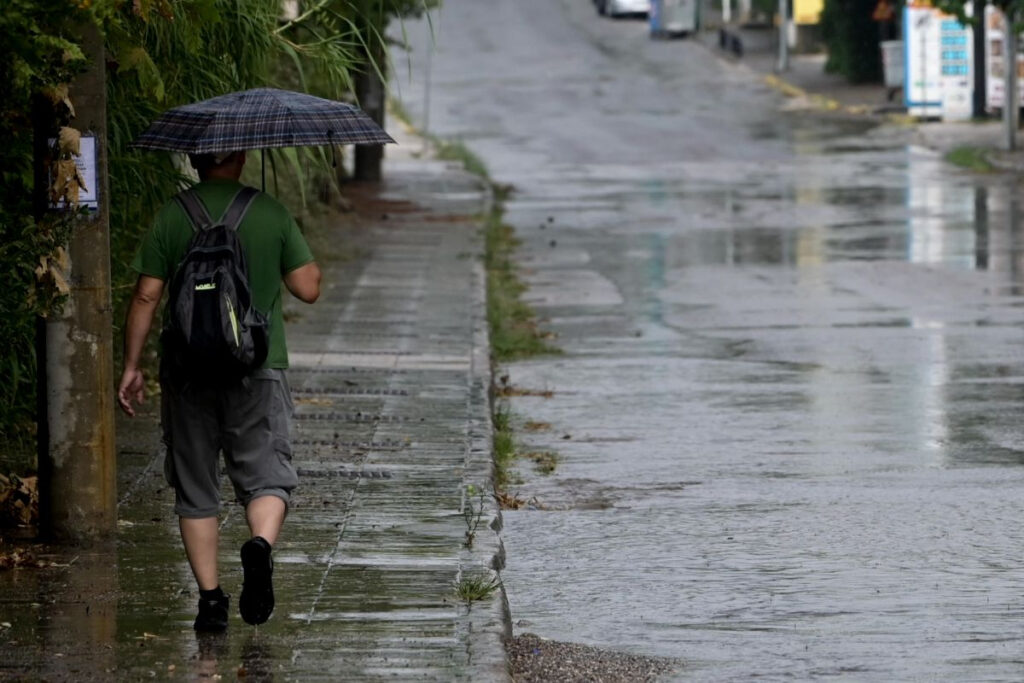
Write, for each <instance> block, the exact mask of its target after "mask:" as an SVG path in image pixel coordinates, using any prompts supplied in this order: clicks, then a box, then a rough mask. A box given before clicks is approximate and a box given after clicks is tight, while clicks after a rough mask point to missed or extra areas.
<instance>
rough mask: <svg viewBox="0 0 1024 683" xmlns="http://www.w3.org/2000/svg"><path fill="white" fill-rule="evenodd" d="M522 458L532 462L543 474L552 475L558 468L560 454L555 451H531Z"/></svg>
mask: <svg viewBox="0 0 1024 683" xmlns="http://www.w3.org/2000/svg"><path fill="white" fill-rule="evenodd" d="M522 457H524V458H526V459H527V460H532V461H533V464H534V465H535V466H536V468H537V471H538V472H540V473H541V474H552V473H553V472H554V471H555V468H556V467H557V466H558V454H557V453H555V452H553V451H530V452H529V453H523V455H522Z"/></svg>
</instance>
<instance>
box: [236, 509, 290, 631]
mask: <svg viewBox="0 0 1024 683" xmlns="http://www.w3.org/2000/svg"><path fill="white" fill-rule="evenodd" d="M287 511H288V506H287V505H286V504H285V502H284V500H282V499H281V498H278V497H277V496H272V495H267V496H260V497H259V498H254V499H252V500H251V501H249V505H247V506H246V508H245V518H246V521H248V522H249V529H250V531H251V532H252V538H250V539H249V540H248V541H246V542H245V544H244V545H242V553H241V555H242V572H243V578H242V595H241V597H240V598H239V600H238V611H239V612H240V613H241V615H242V619H243V620H244V621H245V622H246V623H247V624H253V625H257V624H262V623H263V622H265V621H266V620H267V619H269V618H270V614H271V612H273V611H274V583H273V573H274V561H273V560H272V559H271V557H270V555H271V546H273V544H274V543H275V542H277V536H278V534H279V533H280V532H281V525H282V524H284V516H285V513H287Z"/></svg>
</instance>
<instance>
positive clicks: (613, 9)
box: [594, 0, 651, 17]
mask: <svg viewBox="0 0 1024 683" xmlns="http://www.w3.org/2000/svg"><path fill="white" fill-rule="evenodd" d="M594 5H595V6H596V7H597V11H598V12H599V13H600V14H604V15H607V16H609V17H621V16H625V15H627V14H647V12H648V11H649V10H650V9H651V0H594Z"/></svg>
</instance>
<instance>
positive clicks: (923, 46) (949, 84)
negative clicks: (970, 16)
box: [903, 0, 973, 120]
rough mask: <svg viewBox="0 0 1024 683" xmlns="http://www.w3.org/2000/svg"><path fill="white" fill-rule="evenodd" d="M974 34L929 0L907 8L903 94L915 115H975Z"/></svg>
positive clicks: (916, 0) (915, 0)
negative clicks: (972, 103) (972, 110)
mask: <svg viewBox="0 0 1024 683" xmlns="http://www.w3.org/2000/svg"><path fill="white" fill-rule="evenodd" d="M972 43H973V35H972V32H971V30H970V29H969V28H968V27H966V26H964V25H963V24H961V23H960V22H959V21H958V20H957V19H956V17H954V16H951V15H948V14H944V13H942V12H940V11H939V10H937V9H935V8H934V7H932V6H931V4H930V3H928V2H926V1H925V0H912V1H911V2H910V3H908V4H907V6H906V7H905V8H904V10H903V44H904V64H905V66H904V81H903V84H904V85H903V87H904V90H903V99H904V102H905V103H906V105H907V113H908V114H910V115H911V116H919V117H924V118H927V117H938V116H941V117H942V118H943V119H946V120H958V119H964V118H968V119H969V118H970V117H971V94H972V92H973V80H972V76H971V66H972V53H973V51H972V49H971V45H972Z"/></svg>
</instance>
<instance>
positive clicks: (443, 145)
mask: <svg viewBox="0 0 1024 683" xmlns="http://www.w3.org/2000/svg"><path fill="white" fill-rule="evenodd" d="M434 144H436V145H437V154H436V156H437V158H438V159H444V160H445V161H458V162H460V163H461V164H462V168H464V169H466V171H467V172H468V173H472V174H473V175H475V176H479V177H481V178H483V179H485V180H486V179H487V178H489V177H490V173H488V171H487V166H486V164H484V162H483V160H481V159H480V157H478V156H477V155H475V154H473V152H471V151H470V150H469V148H468V147H466V145H464V144H463V143H462V142H459V141H456V142H446V141H444V140H438V139H436V138H435V140H434Z"/></svg>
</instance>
